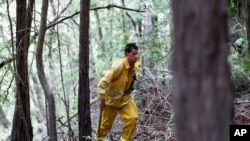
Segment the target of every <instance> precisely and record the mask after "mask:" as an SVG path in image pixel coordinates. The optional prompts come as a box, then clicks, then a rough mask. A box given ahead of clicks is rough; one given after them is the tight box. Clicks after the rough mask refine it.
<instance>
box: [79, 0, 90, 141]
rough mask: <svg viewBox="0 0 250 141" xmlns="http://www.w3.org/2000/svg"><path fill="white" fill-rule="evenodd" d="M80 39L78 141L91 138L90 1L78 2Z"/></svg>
mask: <svg viewBox="0 0 250 141" xmlns="http://www.w3.org/2000/svg"><path fill="white" fill-rule="evenodd" d="M80 9H81V10H80V30H79V32H80V38H79V44H80V48H79V88H78V118H79V141H85V140H87V139H86V138H85V137H87V136H91V117H90V101H89V100H90V90H89V9H90V0H81V2H80Z"/></svg>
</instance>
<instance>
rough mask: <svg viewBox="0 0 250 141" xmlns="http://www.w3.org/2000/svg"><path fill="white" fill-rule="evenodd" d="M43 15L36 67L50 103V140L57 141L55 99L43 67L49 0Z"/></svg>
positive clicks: (43, 7) (44, 4)
mask: <svg viewBox="0 0 250 141" xmlns="http://www.w3.org/2000/svg"><path fill="white" fill-rule="evenodd" d="M41 13H42V15H41V25H40V28H39V35H38V43H37V50H36V67H37V73H38V77H39V80H40V82H41V85H42V87H43V90H44V93H45V97H46V100H47V102H48V113H49V119H48V120H49V121H48V126H49V131H48V133H49V140H50V141H57V131H56V107H55V98H54V94H53V91H52V89H51V87H50V86H49V84H48V81H47V79H46V75H45V72H44V66H43V57H42V56H43V43H44V37H45V31H46V20H47V13H48V0H43V3H42V12H41Z"/></svg>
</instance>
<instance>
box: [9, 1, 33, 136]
mask: <svg viewBox="0 0 250 141" xmlns="http://www.w3.org/2000/svg"><path fill="white" fill-rule="evenodd" d="M7 2H8V1H7ZM7 5H8V4H7ZM16 5H17V6H16V7H17V8H16V12H17V13H16V15H17V17H16V22H17V23H16V49H15V52H16V57H14V58H15V60H14V70H15V80H16V88H17V90H16V105H15V111H14V118H13V125H12V131H11V140H12V141H32V138H33V134H32V125H31V118H30V95H29V78H28V50H29V41H30V39H29V38H30V27H31V22H32V10H33V5H34V0H29V1H28V2H27V1H26V0H18V1H16ZM8 15H9V14H8ZM9 18H10V17H9ZM12 39H13V38H12Z"/></svg>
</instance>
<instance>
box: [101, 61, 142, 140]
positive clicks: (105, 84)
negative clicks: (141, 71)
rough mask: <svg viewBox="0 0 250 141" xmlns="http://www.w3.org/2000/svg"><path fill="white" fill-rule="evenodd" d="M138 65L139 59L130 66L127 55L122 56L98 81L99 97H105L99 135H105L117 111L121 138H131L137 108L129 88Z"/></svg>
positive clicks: (136, 117) (134, 126)
mask: <svg viewBox="0 0 250 141" xmlns="http://www.w3.org/2000/svg"><path fill="white" fill-rule="evenodd" d="M139 65H140V61H139V60H137V61H136V63H135V64H134V66H133V67H131V66H130V65H129V63H128V59H127V57H124V58H122V59H120V60H118V61H116V62H115V63H114V64H113V65H112V66H111V68H110V69H109V70H108V72H107V73H106V75H105V76H104V77H103V78H102V79H101V80H100V82H99V83H98V87H97V89H98V93H99V95H100V98H101V99H105V106H104V108H103V110H102V119H101V126H100V133H99V137H106V135H107V133H108V132H109V131H110V129H111V127H112V124H113V122H114V120H115V117H116V115H117V113H118V112H119V114H120V117H121V118H122V119H123V120H124V126H123V129H122V134H121V140H123V141H130V140H132V134H133V132H134V131H135V128H136V122H137V119H138V110H137V107H136V104H135V102H134V99H133V96H132V94H131V92H130V90H129V89H130V87H131V84H132V82H133V79H134V76H135V72H136V71H137V69H138V67H139Z"/></svg>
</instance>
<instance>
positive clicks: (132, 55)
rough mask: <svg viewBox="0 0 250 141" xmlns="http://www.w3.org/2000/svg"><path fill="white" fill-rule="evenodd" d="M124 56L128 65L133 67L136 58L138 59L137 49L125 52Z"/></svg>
mask: <svg viewBox="0 0 250 141" xmlns="http://www.w3.org/2000/svg"><path fill="white" fill-rule="evenodd" d="M126 56H127V58H128V62H129V64H130V65H133V64H134V63H135V62H136V60H137V58H138V50H137V49H132V50H131V52H127V53H126Z"/></svg>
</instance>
